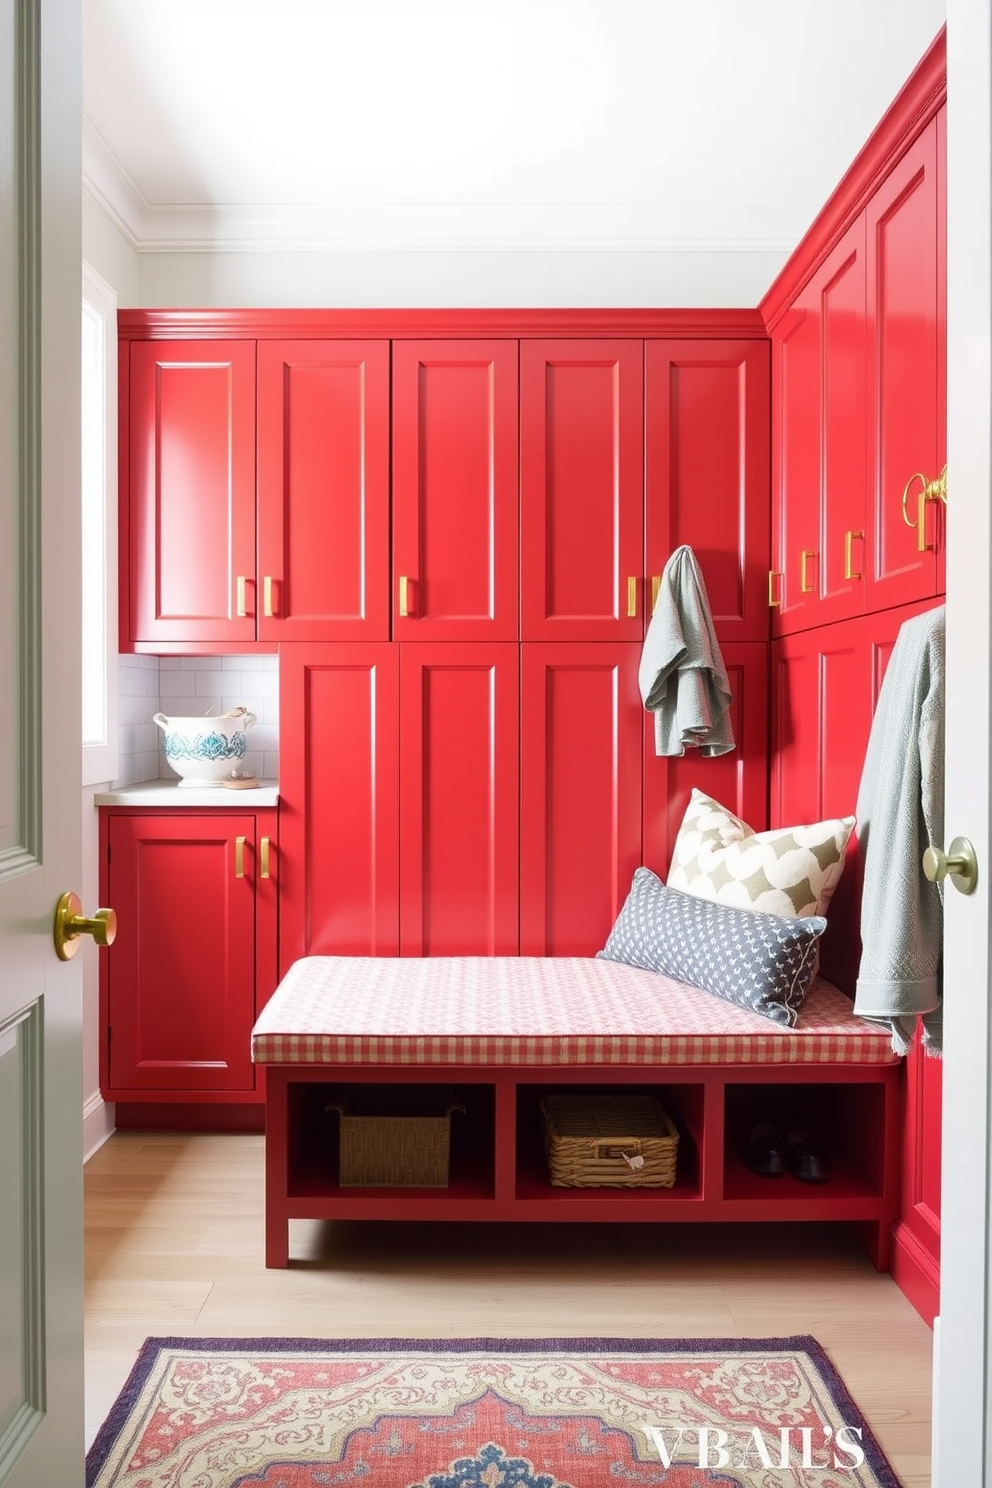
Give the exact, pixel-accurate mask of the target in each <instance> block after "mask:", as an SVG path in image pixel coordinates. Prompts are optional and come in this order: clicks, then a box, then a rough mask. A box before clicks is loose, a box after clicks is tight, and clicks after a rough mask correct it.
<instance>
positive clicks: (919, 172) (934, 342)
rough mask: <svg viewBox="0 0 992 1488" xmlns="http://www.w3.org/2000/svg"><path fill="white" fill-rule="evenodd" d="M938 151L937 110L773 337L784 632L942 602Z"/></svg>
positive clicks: (779, 603) (775, 561)
mask: <svg viewBox="0 0 992 1488" xmlns="http://www.w3.org/2000/svg"><path fill="white" fill-rule="evenodd" d="M943 139H944V116H943V112H941V113H940V114H938V115H937V116H936V117H935V118H934V119H932V120H931V122H930V123H929V124H928V125H927V127H926V129H924V130H923V132H922V133H921V134H920V135H919V136H918V138H917V139H916V140H914V141H913V143H912V144H911V145H910V147H909V148H908V149H907V151H906V152H905V154H904V155H903V156H902V157H901V158H900V160H899V161H898V163H897V164H896V165H895V166H894V167H893V169H892V170H891V172H890V173H889V174H888V175H887V176H886V177H885V179H884V181H883V182H882V183H881V185H880V186H879V187H878V188H877V190H876V191H875V192H874V193H873V195H872V196H871V198H870V199H869V201H868V204H867V206H866V207H865V209H864V211H863V212H862V213H861V214H860V215H859V216H858V217H857V218H856V219H855V221H854V222H853V223H852V225H851V226H850V228H848V230H847V231H846V232H845V234H844V235H843V237H842V238H841V239H840V241H839V242H838V243H837V245H836V246H835V247H834V248H833V250H832V251H831V252H830V253H829V254H828V255H827V257H826V258H825V259H824V260H823V262H822V263H821V264H820V265H819V267H818V268H817V269H816V270H815V272H814V274H813V276H812V278H811V279H810V280H809V282H808V283H807V284H806V285H805V287H804V288H803V289H802V290H801V291H800V293H799V294H798V295H797V297H796V299H795V301H794V302H793V304H792V305H791V306H790V307H789V309H788V310H787V311H786V312H785V314H784V315H783V316H782V318H781V319H780V320H779V322H778V323H777V325H776V326H775V329H774V332H773V408H774V416H773V470H772V491H773V498H772V499H773V516H772V528H773V539H772V571H771V573H770V576H769V603H770V604H771V605H772V608H773V614H774V622H773V624H774V629H775V631H776V633H777V634H786V633H788V632H789V631H792V630H796V629H800V628H803V627H807V626H814V625H816V626H818V625H825V624H828V623H831V622H833V621H835V620H841V619H845V618H848V617H850V616H853V615H857V614H861V613H872V612H876V611H880V610H885V609H889V608H892V607H894V606H899V605H904V604H909V603H913V602H915V601H916V600H921V599H927V598H932V597H934V596H935V595H937V594H939V593H941V592H942V591H943V584H944V578H943V574H944V558H943V507H942V505H941V503H940V502H939V501H933V500H931V501H928V502H926V503H925V504H924V506H922V507H921V505H920V502H919V497H920V493H921V491H922V490H923V489H924V487H925V486H927V485H928V484H929V483H932V482H934V481H935V480H936V479H937V477H939V475H940V472H941V470H942V468H943V467H944V464H945V460H946V454H945V423H946V419H945V400H946V393H945V382H946V377H945V362H946V352H945V339H946V338H945V300H946V261H945V246H944V244H945V237H946V231H945V227H944V222H945V204H944V170H943V164H942V162H943V150H944V145H943Z"/></svg>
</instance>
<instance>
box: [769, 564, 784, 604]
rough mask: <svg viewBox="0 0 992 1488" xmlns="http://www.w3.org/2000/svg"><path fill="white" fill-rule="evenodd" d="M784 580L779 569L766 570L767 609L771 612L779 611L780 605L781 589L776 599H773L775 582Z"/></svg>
mask: <svg viewBox="0 0 992 1488" xmlns="http://www.w3.org/2000/svg"><path fill="white" fill-rule="evenodd" d="M784 578H785V574H784V573H783V572H782V570H781V569H780V568H770V569H769V570H768V608H769V609H771V610H777V609H779V607H780V606H781V604H782V590H781V588H779V592H778V599H776V598H775V580H776V579H784Z"/></svg>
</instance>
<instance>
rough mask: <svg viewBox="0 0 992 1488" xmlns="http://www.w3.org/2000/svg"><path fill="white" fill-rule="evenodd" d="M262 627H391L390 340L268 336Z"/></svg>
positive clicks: (348, 630)
mask: <svg viewBox="0 0 992 1488" xmlns="http://www.w3.org/2000/svg"><path fill="white" fill-rule="evenodd" d="M258 574H259V593H258V605H257V608H258V634H259V638H260V639H261V640H266V641H273V640H275V641H292V640H299V641H321V640H359V639H361V640H369V641H384V640H388V639H389V343H388V342H387V341H262V342H260V343H259V347H258Z"/></svg>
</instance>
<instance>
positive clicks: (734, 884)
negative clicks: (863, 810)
mask: <svg viewBox="0 0 992 1488" xmlns="http://www.w3.org/2000/svg"><path fill="white" fill-rule="evenodd" d="M853 829H854V817H853V816H843V817H839V818H835V819H834V820H833V821H822V822H814V823H812V825H810V826H806V827H779V828H778V829H777V830H776V831H774V832H754V831H752V829H751V828H750V827H749V826H748V825H747V824H746V823H745V822H742V821H741V819H740V817H737V816H735V815H734V813H733V812H732V811H728V810H727V808H726V807H725V806H721V805H720V804H719V803H718V802H717V801H714V800H713V799H712V798H711V797H710V796H707V795H704V794H703V792H702V791H701V790H694V791H693V793H692V798H691V800H690V802H689V805H688V806H687V807H686V812H685V816H684V817H683V818H682V825H681V827H680V828H679V835H678V837H677V838H676V839H675V851H674V853H673V854H672V866H671V868H670V869H669V872H668V887H669V888H670V889H680V890H681V891H682V893H683V894H694V895H695V896H696V898H697V899H710V900H712V901H714V902H715V903H717V904H733V905H735V906H736V907H737V908H738V909H757V910H761V911H763V912H764V913H766V914H777V915H782V916H784V917H785V918H786V919H801V918H803V917H805V916H806V915H822V914H826V911H827V905H828V903H829V902H830V898H831V895H832V894H833V892H834V889H835V888H836V887H837V881H838V879H839V878H840V876H841V873H842V872H843V871H844V852H845V849H846V847H847V840H848V838H849V837H850V835H851V832H852V831H853Z"/></svg>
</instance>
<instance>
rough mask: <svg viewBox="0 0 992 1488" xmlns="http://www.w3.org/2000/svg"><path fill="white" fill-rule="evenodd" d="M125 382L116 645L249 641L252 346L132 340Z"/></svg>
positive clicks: (252, 601) (252, 606)
mask: <svg viewBox="0 0 992 1488" xmlns="http://www.w3.org/2000/svg"><path fill="white" fill-rule="evenodd" d="M129 376H130V387H129V393H130V410H129V446H128V461H127V487H126V490H125V489H123V488H122V493H121V497H122V519H123V520H122V524H121V526H122V535H123V540H124V543H125V545H126V549H127V553H128V559H127V562H128V589H129V591H130V603H129V612H130V613H129V617H128V618H129V624H128V625H127V631H126V633H125V631H124V626H125V621H124V620H123V619H122V635H123V638H124V640H125V643H128V642H134V641H146V642H147V641H166V642H176V641H203V642H210V641H216V642H225V641H238V642H253V641H254V640H255V615H256V603H257V594H256V589H255V343H254V341H135V342H132V343H131V348H130V374H129Z"/></svg>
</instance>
